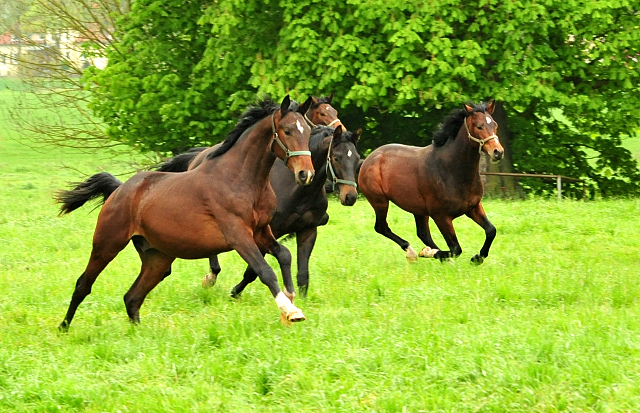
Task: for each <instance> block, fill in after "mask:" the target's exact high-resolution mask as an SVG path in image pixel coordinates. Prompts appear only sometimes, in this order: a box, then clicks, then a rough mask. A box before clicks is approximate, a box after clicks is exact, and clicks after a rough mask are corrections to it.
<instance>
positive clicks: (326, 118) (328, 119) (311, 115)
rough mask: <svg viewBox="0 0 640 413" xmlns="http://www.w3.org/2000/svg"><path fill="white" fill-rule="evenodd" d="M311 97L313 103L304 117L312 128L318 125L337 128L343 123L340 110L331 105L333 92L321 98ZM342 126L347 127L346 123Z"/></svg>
mask: <svg viewBox="0 0 640 413" xmlns="http://www.w3.org/2000/svg"><path fill="white" fill-rule="evenodd" d="M309 99H311V100H312V104H311V107H310V108H309V110H308V111H307V112H305V114H304V118H305V120H306V121H307V123H308V124H309V126H311V127H312V128H316V127H318V126H332V127H334V128H337V127H338V126H340V125H342V122H340V119H338V111H337V110H336V109H335V108H334V107H333V106H331V101H332V100H333V93H331V94H330V95H329V96H328V97H321V98H316V97H314V96H309ZM342 127H343V128H345V126H344V125H342ZM345 129H346V128H345Z"/></svg>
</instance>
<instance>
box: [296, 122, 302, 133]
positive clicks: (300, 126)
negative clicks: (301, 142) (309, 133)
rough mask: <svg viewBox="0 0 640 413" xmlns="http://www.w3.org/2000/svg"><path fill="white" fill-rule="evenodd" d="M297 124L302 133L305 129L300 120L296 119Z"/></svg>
mask: <svg viewBox="0 0 640 413" xmlns="http://www.w3.org/2000/svg"><path fill="white" fill-rule="evenodd" d="M296 126H297V127H298V130H299V131H300V133H303V132H304V129H303V128H302V125H301V124H300V121H299V120H296Z"/></svg>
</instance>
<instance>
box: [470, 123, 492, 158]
mask: <svg viewBox="0 0 640 413" xmlns="http://www.w3.org/2000/svg"><path fill="white" fill-rule="evenodd" d="M464 128H465V129H466V130H467V136H469V139H471V140H472V141H474V142H478V143H479V144H480V146H478V153H482V148H483V147H484V145H485V144H486V143H487V142H489V141H490V140H491V139H498V136H497V135H495V134H494V135H491V136H489V137H488V138H485V139H479V138H475V137H473V136H471V132H469V126H468V125H467V118H464Z"/></svg>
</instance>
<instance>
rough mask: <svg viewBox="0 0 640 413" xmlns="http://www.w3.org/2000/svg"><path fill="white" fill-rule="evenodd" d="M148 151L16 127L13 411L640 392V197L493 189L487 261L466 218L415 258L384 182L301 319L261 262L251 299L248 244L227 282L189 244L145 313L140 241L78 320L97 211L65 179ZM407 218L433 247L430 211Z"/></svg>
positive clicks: (344, 233)
mask: <svg viewBox="0 0 640 413" xmlns="http://www.w3.org/2000/svg"><path fill="white" fill-rule="evenodd" d="M1 96H2V95H1V94H0V97H1ZM0 122H1V120H0ZM0 126H2V125H1V123H0ZM130 159H134V160H135V159H136V157H133V156H131V157H126V156H124V155H120V156H119V157H116V158H113V157H112V156H111V155H110V154H109V155H107V156H105V155H103V154H100V153H95V154H86V153H81V152H78V151H68V150H65V151H62V150H54V149H51V150H49V151H47V152H40V153H34V152H31V151H30V150H29V149H28V148H27V147H25V146H23V145H22V144H21V143H20V141H19V140H15V139H9V138H6V137H5V136H0V176H2V185H1V186H0V205H2V211H1V212H0V241H1V242H2V250H1V252H0V291H1V292H2V294H0V331H2V333H1V334H0V411H2V412H4V411H7V412H53V411H56V412H58V411H63V412H77V411H86V412H117V411H121V412H167V411H176V412H182V411H190V412H200V411H202V412H204V411H220V412H244V411H246V412H294V411H295V412H355V411H367V412H368V411H376V412H402V411H407V412H419V411H442V412H451V411H461V412H476V411H482V412H490V411H495V412H505V411H508V412H531V411H534V412H556V411H572V412H606V411H615V412H618V411H621V412H622V411H627V412H632V411H640V363H639V357H640V321H638V320H640V317H639V316H640V303H639V297H640V283H639V282H638V281H639V280H638V264H639V259H638V257H639V256H640V239H639V237H638V234H640V220H638V219H637V217H638V215H639V214H640V201H639V200H615V201H598V202H575V201H564V202H556V201H554V200H529V201H525V202H510V201H499V200H487V202H486V204H485V209H486V210H487V212H488V214H489V218H490V219H491V220H492V222H493V223H494V224H495V225H496V227H497V229H498V236H497V238H496V240H495V242H494V245H493V247H492V250H491V254H490V256H489V258H488V259H487V260H486V261H485V263H484V264H483V265H481V266H478V267H475V266H472V265H470V264H469V260H470V258H471V257H472V256H473V255H474V254H475V253H477V252H478V250H479V249H480V247H481V245H482V242H483V239H484V234H483V233H482V230H481V229H480V228H479V227H477V226H476V225H475V224H473V223H472V222H471V221H470V220H468V219H466V218H460V219H458V220H456V221H455V225H456V230H457V233H458V238H459V240H460V242H461V244H462V248H463V250H464V252H463V254H462V255H461V256H460V257H459V258H458V259H457V260H455V261H453V262H447V263H440V262H438V261H435V260H424V259H422V260H420V261H419V262H418V263H416V264H409V263H407V262H406V261H405V259H404V252H403V251H401V250H400V248H398V247H397V246H396V245H395V244H393V243H392V242H391V241H389V240H387V239H385V238H383V237H382V236H380V235H378V234H376V233H375V232H374V231H373V219H374V218H373V211H372V209H371V208H370V207H369V205H368V204H367V202H366V200H364V199H360V200H359V201H358V202H357V203H356V205H355V206H353V207H351V208H347V207H342V206H340V205H339V203H337V202H336V201H335V200H332V202H331V203H330V210H329V213H330V215H331V221H330V222H329V224H328V225H327V226H326V227H323V228H321V229H320V234H319V237H318V242H317V243H316V248H315V251H314V255H313V256H312V258H311V263H310V269H311V284H310V293H309V296H308V298H307V299H304V300H302V299H299V300H297V301H296V304H298V306H299V307H300V308H302V310H303V311H304V312H305V315H306V316H307V321H305V322H304V323H299V324H296V325H294V326H292V327H289V328H287V327H283V326H282V325H281V324H280V323H279V321H278V310H277V307H276V305H275V303H274V300H273V299H272V298H271V297H270V295H269V293H268V290H267V288H266V287H265V286H264V285H262V284H261V283H259V282H256V283H254V284H252V285H251V286H249V287H248V288H247V290H245V292H244V294H243V296H242V298H241V299H239V300H234V299H231V298H230V297H229V296H228V292H229V291H230V289H231V287H232V286H233V285H234V284H235V283H236V282H238V281H239V279H240V276H241V274H242V272H243V270H244V264H243V262H242V260H241V259H239V258H238V256H237V255H236V254H235V253H229V254H225V255H223V256H221V265H222V268H223V272H222V273H221V275H220V278H219V281H218V285H216V287H214V288H213V289H207V290H205V289H203V288H202V287H201V286H200V280H201V277H202V275H203V274H204V273H205V271H206V267H207V263H206V261H181V260H179V261H176V263H175V265H174V271H173V275H171V276H170V277H169V278H167V279H166V280H165V281H163V282H162V283H161V284H160V285H159V286H158V287H157V288H156V289H155V290H154V291H152V292H151V294H150V295H149V296H148V298H147V301H146V302H145V304H144V305H143V307H142V310H141V319H142V324H141V325H140V326H138V327H132V326H131V325H129V322H128V320H127V316H126V312H125V309H124V304H123V301H122V296H123V295H124V293H125V292H126V291H127V289H128V288H129V286H130V285H131V283H132V282H133V280H134V279H135V276H136V275H137V272H138V270H139V260H138V258H137V255H136V254H135V252H134V251H133V248H127V249H126V250H125V251H123V252H122V253H121V254H120V255H119V256H118V257H117V258H116V260H114V262H112V264H111V265H110V266H109V267H108V268H107V269H106V270H105V271H104V272H103V273H102V275H101V276H100V277H99V278H98V280H97V282H96V284H95V285H94V288H93V292H92V294H91V295H90V296H88V297H87V299H86V300H85V302H84V303H83V304H82V305H81V306H80V308H79V310H78V313H77V315H76V318H75V319H74V322H73V324H72V325H71V329H70V331H69V332H68V333H66V334H64V333H59V332H58V330H57V326H58V324H59V323H60V322H61V321H62V318H63V316H64V313H65V311H66V309H67V305H68V302H69V299H70V297H71V292H72V290H73V286H74V284H75V281H76V279H77V277H78V276H79V275H80V274H81V272H82V271H83V269H84V265H85V264H86V261H87V259H88V255H89V251H90V247H91V237H92V232H93V228H94V225H95V220H96V218H97V211H91V209H90V208H86V207H85V208H83V209H80V210H78V211H75V212H73V213H72V214H70V215H68V216H65V217H61V218H59V217H57V216H56V215H57V206H56V205H55V204H54V203H53V201H52V195H53V193H54V191H55V190H56V189H59V188H62V187H64V186H65V182H66V181H69V180H72V181H77V180H80V179H84V178H85V177H86V174H91V173H95V172H97V171H99V170H101V169H104V170H107V171H110V172H117V173H123V174H124V175H123V176H126V175H127V173H130V172H131V167H130V165H129V164H128V160H130ZM389 223H390V225H391V227H392V228H393V229H394V231H396V232H397V233H398V234H400V235H401V236H403V237H405V238H407V239H408V240H409V241H410V242H411V243H412V245H413V246H414V247H416V249H417V248H419V247H421V244H420V243H419V242H418V240H417V237H416V236H415V231H414V228H413V219H412V217H411V216H409V215H408V214H406V213H403V212H402V211H399V210H398V209H397V208H394V209H392V211H391V216H390V219H389ZM435 239H436V242H438V243H439V244H441V245H443V242H442V238H441V237H440V236H439V234H435ZM285 245H287V246H288V247H289V249H290V250H292V251H294V250H295V244H294V243H293V241H290V240H287V241H285ZM294 255H295V254H294ZM269 260H270V263H271V264H272V265H275V261H274V260H273V259H271V258H270V259H269Z"/></svg>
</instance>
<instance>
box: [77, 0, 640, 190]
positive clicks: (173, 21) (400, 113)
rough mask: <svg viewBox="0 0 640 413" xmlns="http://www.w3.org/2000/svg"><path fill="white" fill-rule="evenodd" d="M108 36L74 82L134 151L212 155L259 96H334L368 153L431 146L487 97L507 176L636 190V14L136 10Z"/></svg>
mask: <svg viewBox="0 0 640 413" xmlns="http://www.w3.org/2000/svg"><path fill="white" fill-rule="evenodd" d="M118 30H119V37H118V41H117V42H116V43H115V44H114V47H113V48H112V50H111V51H110V52H109V59H110V62H109V66H108V67H107V69H106V70H104V71H97V70H92V71H90V72H89V73H88V74H87V75H86V76H85V80H86V81H87V85H88V88H89V89H90V90H91V91H92V92H93V97H94V99H93V108H94V110H95V112H96V113H97V114H98V115H99V116H100V117H101V118H103V119H104V120H105V121H106V122H107V123H108V124H109V134H110V136H111V137H112V138H113V139H115V140H118V141H122V142H127V143H129V144H132V145H135V146H137V147H138V148H140V149H141V150H153V151H158V152H160V153H170V152H172V151H176V150H181V149H183V148H186V147H190V146H194V145H202V144H210V143H214V142H217V141H219V140H221V139H222V137H223V136H224V134H225V133H226V132H227V131H228V130H229V129H230V127H231V125H232V124H233V123H234V122H235V117H236V116H237V114H238V113H239V112H240V111H241V110H242V109H243V108H244V106H245V105H246V104H248V103H250V102H251V101H252V100H254V99H255V96H256V95H259V94H263V93H266V94H270V95H272V96H274V97H276V98H278V97H282V96H283V95H284V94H286V93H291V95H292V97H293V98H297V99H298V100H304V99H305V98H306V96H307V95H308V94H314V95H323V94H329V93H330V92H335V94H336V100H335V102H337V107H338V108H339V110H340V117H341V119H342V120H343V122H344V123H345V124H346V125H347V126H349V127H350V128H351V129H355V128H357V127H364V128H365V133H363V138H362V139H361V142H360V146H361V148H362V149H363V151H365V150H366V149H371V148H375V147H376V146H378V145H380V144H382V143H387V142H404V143H410V144H416V145H427V144H429V143H430V141H431V134H432V131H433V130H434V129H435V127H436V125H437V124H438V123H439V122H440V121H441V120H442V119H443V117H444V116H445V114H446V113H447V112H448V111H449V110H451V109H452V108H456V107H460V105H462V104H463V103H464V102H466V101H480V100H487V99H491V98H495V99H497V100H498V101H499V102H501V103H502V104H503V105H502V106H503V107H504V110H505V117H504V119H507V122H508V125H501V126H503V127H507V126H508V129H509V131H510V134H509V136H510V138H511V146H512V152H513V153H512V159H513V163H514V168H515V170H516V171H519V172H547V173H555V174H563V175H568V176H576V177H584V178H586V179H587V180H588V181H589V183H590V185H591V187H592V188H597V190H598V192H599V193H600V194H603V195H606V196H607V195H617V194H625V193H634V192H636V193H637V191H638V182H640V179H639V178H640V174H639V173H638V169H637V165H636V163H635V162H634V161H633V159H632V157H631V155H630V153H629V152H628V151H627V150H625V149H624V148H622V147H621V139H623V138H624V137H626V136H628V135H635V133H636V131H637V129H638V127H640V111H638V110H637V108H638V107H640V93H639V92H640V88H639V87H638V85H639V67H638V59H639V58H640V9H639V8H638V4H637V2H632V1H625V0H603V1H593V0H562V1H560V0H542V1H540V0H521V1H509V2H504V1H497V0H485V1H480V2H476V3H469V2H461V1H459V0H431V1H426V0H425V1H406V0H402V1H400V0H373V1H372V0H349V1H346V2H345V1H337V0H323V1H315V0H313V1H312V0H298V1H295V2H285V1H281V2H280V1H269V2H264V1H256V0H246V1H245V0H219V1H217V2H214V3H211V2H206V1H203V0H187V1H185V2H182V3H180V4H178V3H176V2H175V1H171V0H138V1H136V2H134V4H133V7H132V10H131V12H130V13H128V14H127V15H125V16H124V17H123V18H122V19H121V21H120V22H119V24H118ZM531 185H532V186H534V189H535V185H536V183H535V182H534V183H532V184H531Z"/></svg>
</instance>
